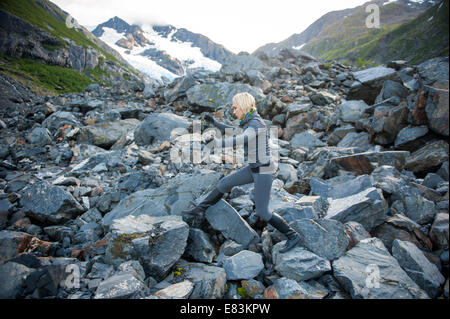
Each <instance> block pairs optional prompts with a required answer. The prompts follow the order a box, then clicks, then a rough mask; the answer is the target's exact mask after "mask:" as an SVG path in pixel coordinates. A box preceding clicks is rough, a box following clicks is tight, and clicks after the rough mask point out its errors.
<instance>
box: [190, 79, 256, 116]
mask: <svg viewBox="0 0 450 319" xmlns="http://www.w3.org/2000/svg"><path fill="white" fill-rule="evenodd" d="M240 92H248V93H250V94H251V95H253V97H254V98H255V100H256V102H257V103H259V102H260V101H262V100H263V99H264V97H265V96H264V94H263V92H262V90H261V89H260V88H256V87H253V86H250V85H248V84H241V83H236V84H235V83H227V82H221V83H217V84H198V85H196V86H194V87H191V88H190V89H189V90H187V92H186V95H187V98H188V102H189V103H190V104H192V107H193V110H195V108H194V107H196V108H197V109H198V110H199V111H200V112H203V111H215V110H217V109H218V108H219V107H222V106H224V105H232V104H233V96H235V95H236V94H237V93H240Z"/></svg>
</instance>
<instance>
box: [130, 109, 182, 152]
mask: <svg viewBox="0 0 450 319" xmlns="http://www.w3.org/2000/svg"><path fill="white" fill-rule="evenodd" d="M189 126H190V123H189V122H188V121H187V120H186V119H185V118H183V117H181V116H178V115H176V114H172V113H152V114H150V115H148V116H147V117H146V118H145V120H144V121H142V123H141V124H139V125H138V126H137V127H136V129H135V131H134V140H135V141H136V144H137V145H139V146H144V145H148V144H152V143H153V142H154V141H169V140H171V137H172V135H173V134H187V133H188V131H187V130H188V128H189Z"/></svg>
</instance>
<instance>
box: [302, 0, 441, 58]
mask: <svg viewBox="0 0 450 319" xmlns="http://www.w3.org/2000/svg"><path fill="white" fill-rule="evenodd" d="M438 7H439V4H437V5H435V6H433V7H431V8H429V9H428V10H426V11H425V12H423V13H422V14H420V15H419V16H417V17H416V18H414V19H409V20H408V21H407V22H404V23H398V22H399V21H398V19H397V20H395V19H392V17H396V16H397V15H398V14H399V12H400V11H401V10H402V8H401V7H400V5H398V4H396V3H391V4H388V5H386V6H382V7H380V17H381V28H379V29H367V28H366V27H365V26H362V25H361V24H362V21H365V20H364V19H363V18H362V17H365V16H366V15H367V13H365V12H364V11H363V10H360V12H357V13H356V14H354V15H352V16H349V17H348V18H346V19H345V20H344V21H339V22H338V23H336V24H333V25H331V26H329V27H328V28H327V29H326V30H324V31H323V34H325V35H326V36H322V37H318V38H317V39H314V40H312V41H310V42H309V43H308V44H307V45H306V46H305V47H304V49H305V51H307V52H309V53H311V54H314V55H317V56H319V57H320V58H323V59H328V60H332V59H337V60H341V61H342V62H346V63H352V64H357V65H360V66H374V65H378V64H381V63H386V62H388V61H389V60H395V59H405V60H408V61H409V62H411V63H420V62H422V61H424V60H426V59H429V58H432V57H434V56H439V55H448V31H447V30H448V0H444V4H443V6H442V8H441V10H440V11H439V14H438V15H436V9H437V8H438ZM431 16H436V17H435V18H434V19H433V20H434V21H431V23H430V22H428V21H427V20H428V19H429V18H430V17H431ZM442 43H443V44H442Z"/></svg>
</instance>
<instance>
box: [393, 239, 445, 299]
mask: <svg viewBox="0 0 450 319" xmlns="http://www.w3.org/2000/svg"><path fill="white" fill-rule="evenodd" d="M392 256H394V257H395V259H397V261H398V263H399V265H400V266H401V267H402V268H403V269H404V270H405V271H406V273H407V274H408V276H409V277H410V278H411V279H412V280H414V281H415V282H416V284H417V285H418V286H419V287H420V288H422V289H423V290H425V291H426V292H427V293H428V295H429V296H430V297H431V298H436V297H437V296H438V295H439V293H440V287H441V285H442V284H444V283H445V278H444V276H442V274H441V273H440V272H439V270H438V268H437V267H436V265H434V264H432V263H431V262H430V261H429V260H428V259H427V258H426V257H425V255H424V254H423V252H422V251H421V250H420V249H419V248H417V246H416V245H414V244H413V243H410V242H407V241H401V240H398V239H396V240H394V243H393V245H392Z"/></svg>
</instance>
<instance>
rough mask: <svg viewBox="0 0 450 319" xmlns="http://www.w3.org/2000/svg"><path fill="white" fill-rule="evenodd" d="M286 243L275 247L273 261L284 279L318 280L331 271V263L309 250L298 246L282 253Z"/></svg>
mask: <svg viewBox="0 0 450 319" xmlns="http://www.w3.org/2000/svg"><path fill="white" fill-rule="evenodd" d="M285 243H286V241H282V242H279V243H277V244H276V245H274V246H273V250H272V260H273V263H274V266H275V270H276V271H277V272H278V273H279V274H280V275H281V276H283V277H286V278H289V279H293V280H296V281H303V280H308V279H313V278H318V277H320V276H322V275H323V274H325V273H327V272H329V271H331V265H330V262H329V261H328V260H327V259H325V258H322V257H320V256H318V255H316V254H314V253H312V252H310V251H309V250H307V249H305V248H303V247H300V246H297V247H294V248H292V249H291V250H289V251H287V252H285V253H280V249H281V248H283V246H284V244H285Z"/></svg>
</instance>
